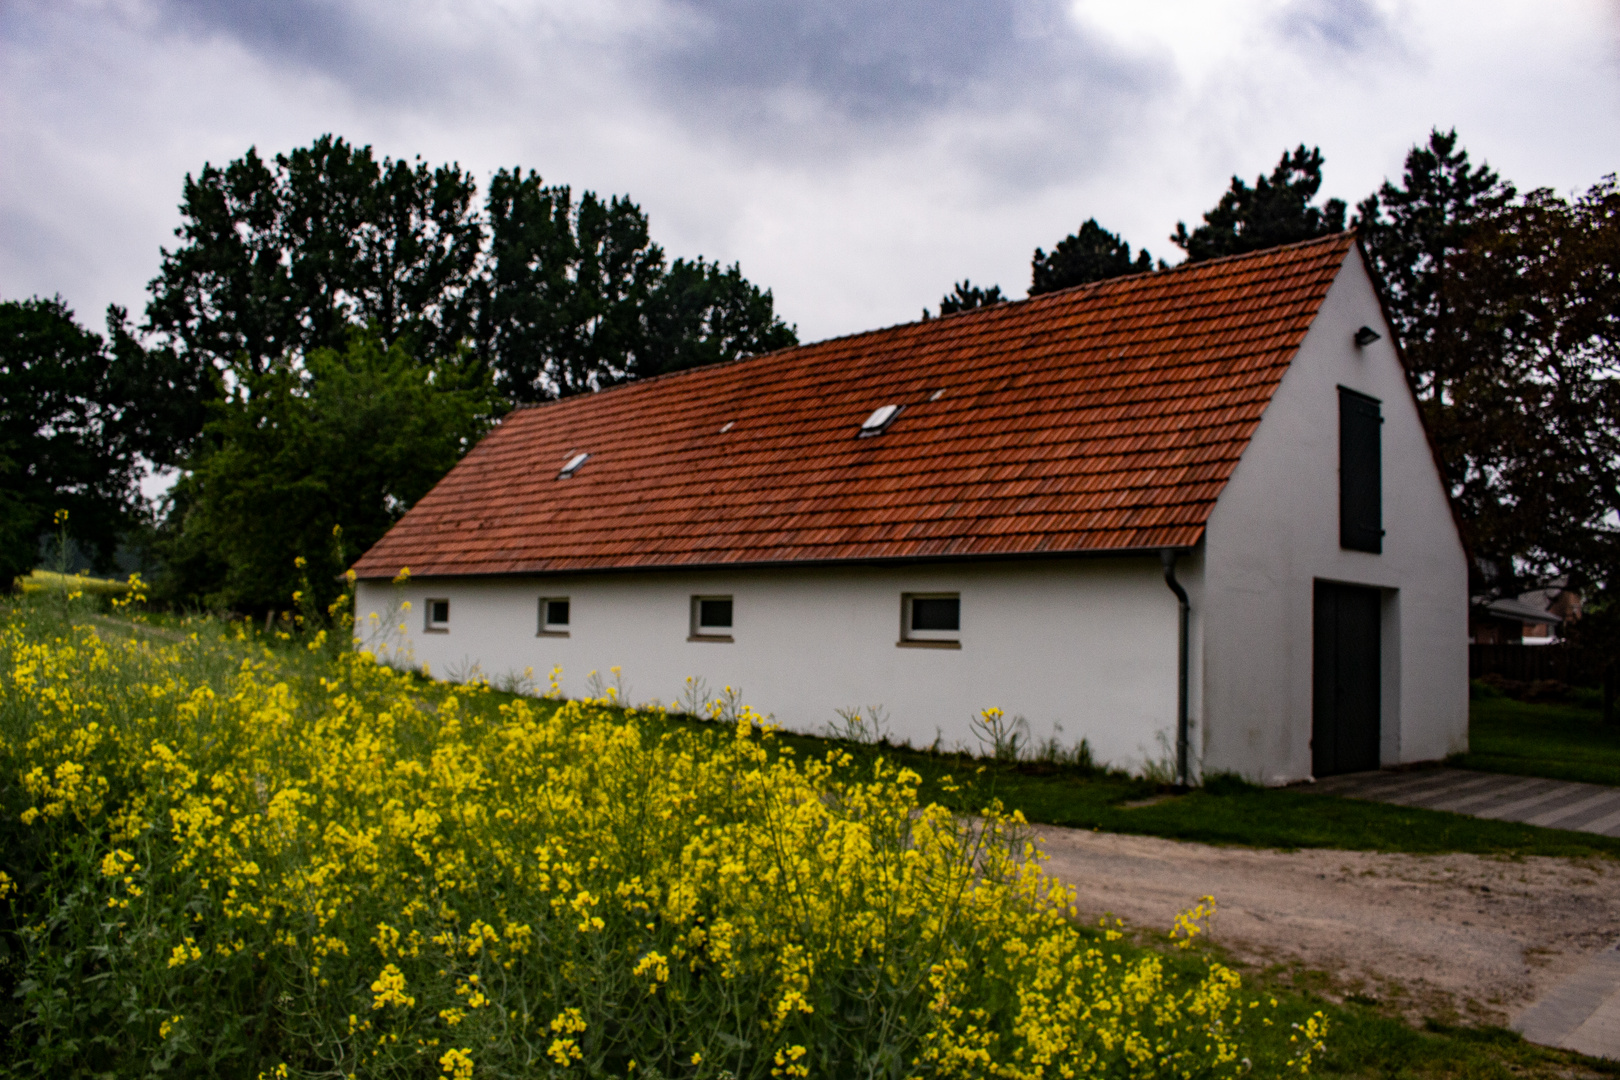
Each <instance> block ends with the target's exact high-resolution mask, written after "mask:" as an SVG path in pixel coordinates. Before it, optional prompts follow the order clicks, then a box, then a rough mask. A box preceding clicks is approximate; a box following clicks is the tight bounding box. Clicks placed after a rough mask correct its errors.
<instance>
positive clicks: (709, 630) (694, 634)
mask: <svg viewBox="0 0 1620 1080" xmlns="http://www.w3.org/2000/svg"><path fill="white" fill-rule="evenodd" d="M705 600H725V601H727V602H728V603H730V604H731V626H707V627H706V626H704V625H703V624H702V623H701V622H700V621H699V618H700V615H701V613H702V611H703V601H705ZM689 618H690V622H689V624H688V631H689V632H688V634H687V636H686V640H687V641H732V640H734V639H733V638H732V627H735V626H736V625H737V598H736V597H735V596H732V595H730V594H728V593H703V594H694V595H693V596H692V605H691V612H690V616H689Z"/></svg>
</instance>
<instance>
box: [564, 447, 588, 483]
mask: <svg viewBox="0 0 1620 1080" xmlns="http://www.w3.org/2000/svg"><path fill="white" fill-rule="evenodd" d="M590 456H591V455H590V454H589V453H584V454H575V455H574V456H573V457H571V458H569V459H568V464H566V465H564V466H563V467H562V471H561V472H559V473H558V474H557V479H559V480H567V479H569V478H571V477H572V476H573V475H574V474H575V473H577V472H579V467H580V466H581V465H583V464H585V462H586V461H588V460H590Z"/></svg>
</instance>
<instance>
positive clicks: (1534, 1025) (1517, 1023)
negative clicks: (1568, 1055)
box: [1513, 942, 1620, 1060]
mask: <svg viewBox="0 0 1620 1080" xmlns="http://www.w3.org/2000/svg"><path fill="white" fill-rule="evenodd" d="M1513 1029H1514V1030H1515V1031H1517V1032H1518V1033H1519V1034H1521V1035H1523V1036H1524V1037H1525V1038H1526V1039H1529V1040H1530V1041H1531V1042H1533V1043H1540V1044H1541V1045H1543V1046H1561V1047H1563V1048H1564V1049H1565V1050H1574V1051H1575V1052H1576V1053H1580V1054H1588V1055H1590V1056H1592V1057H1601V1058H1612V1059H1616V1060H1620V942H1617V943H1616V944H1615V945H1611V946H1610V947H1609V948H1607V949H1604V950H1603V951H1602V952H1599V953H1597V954H1596V955H1594V956H1593V957H1592V958H1591V959H1590V960H1588V961H1587V962H1586V966H1585V967H1583V968H1582V969H1581V970H1579V971H1577V972H1576V973H1575V974H1573V975H1571V976H1570V977H1569V978H1567V979H1565V980H1564V981H1563V982H1561V983H1559V984H1558V985H1557V986H1555V987H1553V989H1552V990H1551V991H1550V992H1548V993H1547V994H1545V995H1543V996H1542V997H1541V998H1540V1000H1538V1001H1537V1002H1536V1003H1535V1004H1533V1005H1531V1006H1530V1007H1529V1008H1528V1009H1526V1010H1524V1012H1522V1013H1520V1014H1519V1015H1518V1018H1517V1019H1515V1020H1514V1021H1513Z"/></svg>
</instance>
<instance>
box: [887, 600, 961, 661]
mask: <svg viewBox="0 0 1620 1080" xmlns="http://www.w3.org/2000/svg"><path fill="white" fill-rule="evenodd" d="M914 600H955V601H956V627H957V628H956V629H955V630H913V629H912V628H911V604H912V601H914ZM900 644H901V645H920V646H924V647H929V648H936V649H960V648H961V647H962V594H961V593H956V592H908V593H901V594H900Z"/></svg>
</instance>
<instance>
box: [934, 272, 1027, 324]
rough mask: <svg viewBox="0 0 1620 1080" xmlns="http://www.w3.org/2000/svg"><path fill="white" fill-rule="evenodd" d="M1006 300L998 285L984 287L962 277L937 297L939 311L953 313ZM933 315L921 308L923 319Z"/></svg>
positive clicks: (944, 313)
mask: <svg viewBox="0 0 1620 1080" xmlns="http://www.w3.org/2000/svg"><path fill="white" fill-rule="evenodd" d="M1006 302H1007V297H1005V296H1003V295H1002V293H1001V286H1000V285H992V286H990V287H989V288H988V289H986V288H982V287H980V286H978V285H975V284H973V282H972V281H969V280H968V279H966V278H964V279H962V280H961V281H959V282H957V283H956V287H955V288H953V289H952V290H951V291H950V292H948V293H946V294H945V295H944V296H942V297H940V298H939V313H940V314H941V315H954V314H956V313H957V312H959V311H972V310H974V309H975V308H982V307H991V306H993V305H995V304H1004V303H1006ZM933 317H934V316H933V313H932V312H930V311H929V310H928V309H927V308H923V318H924V319H931V318H933Z"/></svg>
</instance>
